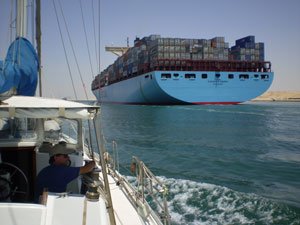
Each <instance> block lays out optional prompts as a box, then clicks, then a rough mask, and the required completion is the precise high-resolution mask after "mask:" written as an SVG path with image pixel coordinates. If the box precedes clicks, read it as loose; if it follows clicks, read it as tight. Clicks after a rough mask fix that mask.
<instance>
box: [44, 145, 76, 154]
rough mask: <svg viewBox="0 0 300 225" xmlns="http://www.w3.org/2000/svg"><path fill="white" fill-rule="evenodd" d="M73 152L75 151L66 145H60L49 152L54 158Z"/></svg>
mask: <svg viewBox="0 0 300 225" xmlns="http://www.w3.org/2000/svg"><path fill="white" fill-rule="evenodd" d="M73 152H74V150H73V149H70V148H68V147H67V144H66V143H58V144H56V145H54V146H53V147H52V148H51V149H50V150H49V155H50V156H54V155H57V154H71V153H73Z"/></svg>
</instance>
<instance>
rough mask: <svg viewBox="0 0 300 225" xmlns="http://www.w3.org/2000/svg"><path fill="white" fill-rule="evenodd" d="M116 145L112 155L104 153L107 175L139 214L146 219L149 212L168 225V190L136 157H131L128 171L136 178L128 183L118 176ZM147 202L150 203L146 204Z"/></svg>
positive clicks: (114, 144)
mask: <svg viewBox="0 0 300 225" xmlns="http://www.w3.org/2000/svg"><path fill="white" fill-rule="evenodd" d="M116 147H117V144H116V142H113V153H112V155H113V156H112V157H111V155H110V154H109V153H108V152H106V156H105V159H106V161H107V164H108V165H109V166H108V170H109V173H111V174H112V175H113V176H114V177H115V178H116V179H117V182H118V183H119V185H120V186H122V187H123V188H124V190H125V191H126V193H127V196H128V197H129V198H130V200H131V202H132V203H133V204H134V205H135V206H136V208H137V210H138V211H139V213H140V214H141V215H142V216H144V217H147V216H148V215H149V214H150V213H151V210H149V207H151V209H152V212H155V213H156V214H155V215H153V214H154V213H153V214H152V216H153V218H155V219H156V220H158V221H159V222H160V223H163V224H164V225H169V224H171V223H170V215H169V211H168V204H167V196H168V188H167V187H166V186H165V185H164V184H163V183H162V182H161V181H160V180H159V179H158V178H157V177H156V176H155V175H154V174H153V173H152V172H151V171H150V169H149V168H148V167H147V166H146V165H145V164H144V163H143V161H141V160H140V159H139V158H138V157H136V156H133V157H132V161H131V165H130V171H131V173H132V174H134V175H136V177H135V178H134V179H133V180H132V181H129V180H128V179H124V177H123V176H121V175H120V174H119V172H118V171H119V170H117V169H119V158H118V157H119V156H118V153H117V148H116ZM147 200H148V201H149V202H150V203H148V202H147Z"/></svg>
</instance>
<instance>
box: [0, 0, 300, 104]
mask: <svg viewBox="0 0 300 225" xmlns="http://www.w3.org/2000/svg"><path fill="white" fill-rule="evenodd" d="M60 1H61V5H62V8H63V10H64V16H65V18H66V21H67V23H68V27H69V32H70V35H71V38H72V42H73V46H74V49H75V52H76V55H77V58H78V61H79V66H80V71H81V74H82V78H83V80H84V83H85V86H86V88H87V91H88V95H89V96H90V97H92V96H93V95H92V93H91V91H90V84H91V81H92V78H93V76H94V75H95V74H96V73H97V71H99V69H98V68H97V60H96V58H97V57H96V52H97V51H98V49H97V51H95V40H94V31H93V29H92V25H93V21H92V4H91V3H92V1H93V0H81V1H82V5H83V13H84V19H85V24H86V32H87V35H88V40H89V48H90V54H91V59H92V67H93V69H92V70H93V74H92V70H91V67H90V62H89V56H88V51H87V47H86V42H85V37H84V29H83V25H82V24H83V23H82V17H81V11H80V3H79V0H60ZM55 2H56V5H57V7H58V0H55ZM93 2H94V4H93V7H94V11H95V13H97V10H98V0H94V1H93ZM100 2H101V3H100V8H101V13H100V27H101V28H100V51H101V54H100V68H101V70H102V69H104V68H106V67H107V66H108V65H109V64H112V63H113V62H114V60H115V59H116V56H114V55H113V54H111V53H108V52H105V51H104V46H106V45H114V46H126V39H127V37H128V38H129V44H130V45H132V44H133V40H134V39H135V37H137V36H138V37H144V36H148V35H150V34H160V35H161V36H162V37H181V38H206V39H209V38H213V37H216V36H224V37H225V41H226V42H229V44H230V46H232V45H234V43H235V40H236V39H239V38H241V37H244V36H247V35H255V39H256V42H264V43H265V58H266V60H268V61H271V62H272V69H273V71H274V72H275V79H274V82H273V84H272V86H271V89H270V90H273V91H275V90H276V91H278V90H279V91H280V90H281V91H282V90H297V91H300V76H299V75H300V60H299V59H300V57H299V56H300V1H299V0H251V1H249V0H245V1H244V0H215V1H209V0H205V1H204V0H182V1H179V0H151V1H149V0H101V1H100ZM9 10H10V0H0V28H1V29H0V57H1V58H2V59H3V57H4V55H5V54H6V50H7V45H8V43H9V29H8V22H7V18H9V13H10V11H9ZM58 10H59V9H58ZM59 13H60V12H59ZM95 17H96V18H95V19H96V21H95V23H96V29H98V15H95ZM60 23H61V25H62V26H63V23H64V22H63V20H62V16H61V15H60ZM42 32H43V36H42V41H43V42H42V51H43V59H42V65H43V85H44V87H43V90H44V94H45V95H46V96H55V97H71V98H72V97H74V94H73V89H72V86H71V80H70V76H69V72H68V70H67V66H66V59H65V56H64V52H63V48H62V43H61V39H60V36H59V30H58V26H57V21H56V17H55V12H54V7H53V1H52V0H42ZM63 33H64V40H65V42H66V49H67V51H68V55H69V61H70V67H71V69H72V72H73V80H74V83H75V86H76V90H77V94H78V96H79V98H84V92H83V87H82V84H81V82H80V76H79V72H78V70H77V66H76V64H75V61H74V57H73V56H72V54H71V53H72V51H71V47H70V44H69V41H68V39H67V35H66V31H65V28H63ZM96 33H97V34H98V30H96ZM97 45H98V43H97ZM97 48H98V47H97Z"/></svg>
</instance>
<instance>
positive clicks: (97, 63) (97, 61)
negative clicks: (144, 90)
mask: <svg viewBox="0 0 300 225" xmlns="http://www.w3.org/2000/svg"><path fill="white" fill-rule="evenodd" d="M92 12H93V28H94V29H93V30H94V41H95V55H96V65H97V68H99V60H98V51H97V42H96V27H95V15H94V0H92ZM99 23H100V22H99ZM99 39H100V35H99ZM98 70H99V69H98ZM94 78H95V77H94V76H93V79H94Z"/></svg>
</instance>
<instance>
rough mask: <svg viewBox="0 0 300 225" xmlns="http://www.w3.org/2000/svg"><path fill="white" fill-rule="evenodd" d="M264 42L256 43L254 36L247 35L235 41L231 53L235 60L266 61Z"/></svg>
mask: <svg viewBox="0 0 300 225" xmlns="http://www.w3.org/2000/svg"><path fill="white" fill-rule="evenodd" d="M264 51H265V50H264V43H255V37H254V36H247V37H244V38H241V39H238V40H236V41H235V46H233V47H231V51H230V55H231V59H233V60H240V61H264V59H265V56H264Z"/></svg>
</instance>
